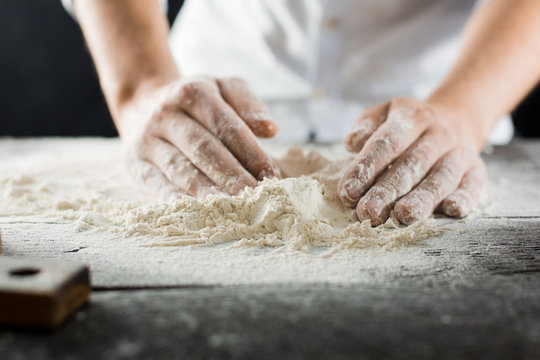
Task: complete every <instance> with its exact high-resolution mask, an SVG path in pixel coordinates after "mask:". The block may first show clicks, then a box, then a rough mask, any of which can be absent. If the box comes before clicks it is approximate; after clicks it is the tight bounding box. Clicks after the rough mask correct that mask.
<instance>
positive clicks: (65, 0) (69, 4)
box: [61, 0, 168, 21]
mask: <svg viewBox="0 0 540 360" xmlns="http://www.w3.org/2000/svg"><path fill="white" fill-rule="evenodd" d="M61 1H62V5H64V8H65V9H66V11H67V12H68V13H69V14H70V15H71V17H72V18H73V19H74V20H75V21H77V17H76V16H75V12H74V11H73V0H61ZM157 1H159V3H160V4H161V7H162V8H163V11H165V12H167V7H168V6H167V0H157Z"/></svg>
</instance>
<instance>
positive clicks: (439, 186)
mask: <svg viewBox="0 0 540 360" xmlns="http://www.w3.org/2000/svg"><path fill="white" fill-rule="evenodd" d="M473 154H474V153H472V152H469V151H466V150H462V149H460V150H453V151H451V152H449V153H448V154H446V155H445V156H444V157H443V158H442V159H441V160H440V161H439V162H437V164H435V166H434V167H433V169H431V171H430V172H429V174H428V176H426V178H425V179H424V180H423V181H422V182H421V183H420V184H418V186H417V187H416V188H414V189H413V190H412V191H411V192H410V193H408V194H407V195H405V196H404V197H403V198H401V199H400V200H399V201H398V202H397V203H396V205H395V207H394V212H395V215H396V218H397V219H398V220H399V221H400V222H401V223H403V224H412V223H413V222H415V221H417V220H421V219H425V218H427V217H428V216H430V215H431V214H432V213H433V211H435V208H436V207H437V205H439V203H440V202H441V201H442V200H443V199H444V198H445V197H446V196H448V194H450V193H451V192H452V191H454V189H455V188H456V187H457V186H458V184H459V181H460V180H461V178H462V177H463V174H464V173H465V171H466V170H467V169H468V168H469V167H470V166H471V163H472V157H473V156H474V155H473Z"/></svg>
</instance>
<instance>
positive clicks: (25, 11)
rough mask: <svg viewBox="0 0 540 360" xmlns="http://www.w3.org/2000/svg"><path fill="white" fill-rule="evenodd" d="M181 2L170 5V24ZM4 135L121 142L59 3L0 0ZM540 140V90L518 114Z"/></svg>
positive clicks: (0, 126)
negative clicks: (87, 137) (101, 138)
mask: <svg viewBox="0 0 540 360" xmlns="http://www.w3.org/2000/svg"><path fill="white" fill-rule="evenodd" d="M181 4H182V1H181V0H169V13H168V17H169V21H170V22H171V23H172V20H173V19H174V17H175V16H176V14H177V13H178V10H179V9H180V6H181ZM539 66H540V63H539ZM0 74H1V80H0V81H1V88H0V91H1V93H0V95H1V96H0V135H12V136H43V135H48V136H52V135H60V136H76V135H97V136H116V134H117V133H116V130H115V128H114V126H113V123H112V120H111V118H110V115H109V113H108V110H107V107H106V104H105V101H104V99H103V96H102V94H101V91H100V89H99V84H98V81H97V77H96V74H95V71H94V69H93V65H92V63H91V60H90V56H89V54H88V51H87V49H86V48H85V45H84V41H83V38H82V35H81V32H80V30H79V28H78V26H77V24H76V23H75V22H74V21H73V20H72V19H71V18H70V17H69V15H67V13H66V12H65V11H64V9H63V7H62V6H61V3H60V0H46V1H36V0H0ZM513 115H514V116H513V118H514V122H515V123H516V125H517V126H518V127H519V133H520V134H522V135H524V136H540V121H539V120H540V87H537V88H536V89H535V90H534V91H533V93H532V94H531V95H529V97H528V98H527V99H526V100H525V101H524V102H523V103H522V104H521V105H520V106H519V107H518V108H517V109H516V111H515V112H514V114H513Z"/></svg>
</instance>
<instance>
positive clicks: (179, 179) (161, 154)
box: [141, 137, 221, 199]
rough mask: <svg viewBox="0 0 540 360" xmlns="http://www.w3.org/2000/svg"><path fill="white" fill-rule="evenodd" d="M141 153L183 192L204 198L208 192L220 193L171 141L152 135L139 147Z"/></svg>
mask: <svg viewBox="0 0 540 360" xmlns="http://www.w3.org/2000/svg"><path fill="white" fill-rule="evenodd" d="M141 153H143V154H145V156H146V157H147V160H149V161H150V162H151V163H153V164H154V165H155V166H156V167H157V168H158V169H159V170H160V171H161V173H162V174H164V175H165V176H166V177H167V179H168V180H169V181H170V182H171V183H172V184H174V185H175V186H177V187H178V188H179V189H180V190H181V191H182V192H183V193H184V194H187V195H190V196H193V197H196V198H199V199H205V198H206V197H207V196H208V195H210V194H218V193H221V192H220V191H219V189H218V187H217V186H216V185H215V184H214V183H213V182H212V181H211V180H210V179H209V178H208V177H207V176H206V175H204V174H203V173H202V172H201V171H200V170H199V169H197V168H196V167H195V166H194V165H193V164H192V163H191V161H189V159H188V158H187V157H186V156H185V155H184V154H182V153H181V152H180V150H179V149H178V148H176V147H175V146H174V145H172V144H171V143H169V142H167V141H165V140H162V139H159V138H155V137H154V138H152V139H151V140H150V141H149V142H148V143H147V144H146V145H145V146H144V148H143V149H141Z"/></svg>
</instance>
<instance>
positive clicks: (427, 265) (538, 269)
mask: <svg viewBox="0 0 540 360" xmlns="http://www.w3.org/2000/svg"><path fill="white" fill-rule="evenodd" d="M0 147H1V141H0ZM485 158H486V161H487V162H488V168H489V171H490V175H491V183H490V190H489V191H488V195H489V196H488V198H487V199H484V200H483V204H484V207H483V208H482V209H481V211H479V212H478V213H477V214H476V215H475V217H472V218H469V219H467V221H465V222H464V223H459V222H452V224H450V227H451V231H449V232H447V233H446V234H445V235H444V236H442V237H439V238H433V239H429V240H428V241H426V242H425V243H423V244H421V245H419V246H414V247H411V248H405V249H400V250H395V251H377V252H375V253H373V252H371V253H369V255H366V254H367V253H364V255H362V254H361V253H358V255H357V256H355V257H353V260H352V261H351V260H347V258H346V257H342V258H340V257H339V256H338V257H337V258H330V259H325V258H321V257H320V256H317V254H303V255H302V256H299V257H296V258H295V259H296V260H295V259H292V258H285V260H286V261H284V258H283V257H282V258H279V257H261V256H260V255H261V253H260V252H258V251H257V250H249V251H247V252H246V254H245V255H246V259H248V260H246V261H252V264H253V266H251V267H250V268H249V269H250V271H249V272H248V273H246V274H244V275H245V276H244V278H243V279H244V280H245V281H244V282H235V283H233V282H230V280H229V281H228V279H230V278H231V277H230V276H228V275H230V274H234V272H235V271H239V268H241V267H238V266H234V264H233V265H230V264H229V263H228V262H227V261H224V262H222V263H220V262H219V261H217V260H216V259H215V258H212V256H209V254H210V255H212V254H214V255H216V254H217V252H214V253H211V252H209V249H191V250H187V249H181V248H148V247H142V246H141V245H142V244H141V242H140V241H138V240H137V239H121V238H117V237H114V236H109V235H107V236H104V235H103V234H98V233H94V234H92V233H76V232H74V229H73V227H72V226H71V225H70V224H69V223H65V222H54V221H51V222H43V221H41V222H35V221H31V220H28V219H26V220H25V219H10V220H9V221H7V220H5V219H4V220H3V219H1V218H0V229H2V232H3V235H4V236H3V240H4V251H5V254H6V255H8V256H24V257H28V258H32V259H41V260H43V259H50V260H56V261H65V262H69V263H78V262H84V263H88V264H90V266H91V269H92V273H93V279H94V280H95V281H94V283H95V288H94V291H95V292H94V295H93V298H92V302H91V304H90V306H89V307H86V308H85V309H83V311H82V312H79V313H78V314H77V315H76V316H75V317H74V318H73V319H71V320H70V321H68V323H67V324H66V326H64V327H62V328H61V329H60V330H59V331H56V332H54V333H50V334H35V333H21V332H13V331H8V330H0V354H2V355H4V354H5V358H7V359H9V358H17V359H36V358H53V359H56V358H74V359H77V358H80V359H86V358H88V359H95V358H102V357H107V358H126V357H128V358H129V357H145V358H170V357H177V358H199V357H200V358H237V359H242V358H246V359H248V358H260V359H267V358H268V359H274V358H280V359H288V358H290V359H299V358H338V359H371V358H393V359H400V358H402V359H411V358H414V359H433V358H438V359H439V358H440V359H538V358H540V198H539V195H538V194H539V190H540V185H539V184H540V141H532V142H531V141H529V142H516V143H514V144H512V145H510V146H507V147H497V148H495V149H494V150H493V152H491V153H490V154H488V155H486V156H485ZM214 250H215V249H214ZM261 251H264V250H261ZM221 256H224V257H222V258H221V259H222V260H226V255H221ZM203 260H205V261H203ZM295 261H297V262H296V263H295ZM339 261H350V263H347V264H348V265H349V266H347V267H346V268H347V270H346V271H345V273H339V271H342V269H343V268H344V267H343V266H338V262H339ZM299 263H301V265H302V266H300V267H299V266H298V265H299ZM195 264H198V265H199V267H198V268H194V265H195ZM201 264H202V265H201ZM341 265H343V263H341ZM293 269H294V270H295V271H297V272H296V273H292V274H291V270H293ZM321 270H322V271H326V275H328V274H330V275H332V276H330V279H331V281H330V282H326V283H323V282H321V281H320V279H318V278H317V273H318V272H319V274H320V271H321ZM268 272H280V275H283V276H280V278H281V279H282V281H281V283H279V284H278V283H275V282H274V283H269V282H268V281H267V279H268V278H265V274H267V273H268ZM236 275H238V274H236ZM234 278H236V279H238V278H239V277H238V276H235V277H234ZM2 358H4V357H2Z"/></svg>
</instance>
